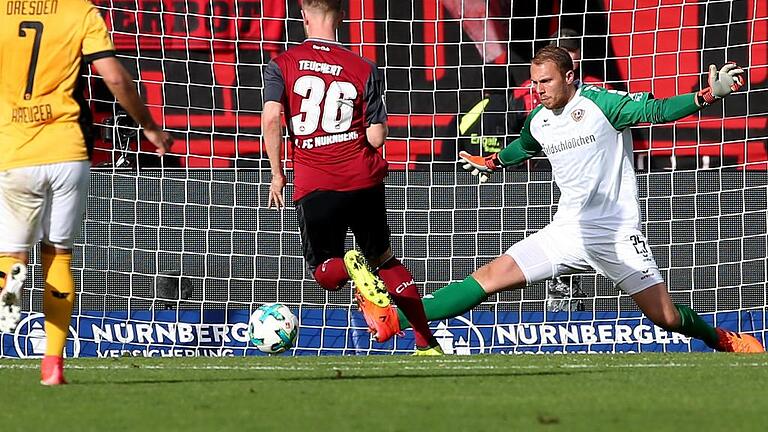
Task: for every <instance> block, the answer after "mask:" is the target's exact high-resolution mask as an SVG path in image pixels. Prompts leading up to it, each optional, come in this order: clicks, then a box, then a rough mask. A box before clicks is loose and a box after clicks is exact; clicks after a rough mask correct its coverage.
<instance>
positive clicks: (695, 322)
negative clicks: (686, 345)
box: [675, 304, 718, 349]
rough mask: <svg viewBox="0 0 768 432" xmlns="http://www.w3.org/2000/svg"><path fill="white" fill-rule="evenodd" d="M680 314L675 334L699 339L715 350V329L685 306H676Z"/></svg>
mask: <svg viewBox="0 0 768 432" xmlns="http://www.w3.org/2000/svg"><path fill="white" fill-rule="evenodd" d="M675 307H676V308H677V311H678V312H680V328H679V329H677V332H678V333H680V334H683V335H685V336H688V337H692V338H696V339H701V340H703V341H704V343H705V344H707V346H708V347H710V348H712V349H716V348H717V339H718V338H717V332H716V331H715V328H714V327H712V326H711V325H709V324H707V323H705V322H704V320H703V319H701V317H700V316H699V315H698V314H697V313H696V312H694V311H693V309H691V308H689V307H688V306H685V305H679V304H676V305H675Z"/></svg>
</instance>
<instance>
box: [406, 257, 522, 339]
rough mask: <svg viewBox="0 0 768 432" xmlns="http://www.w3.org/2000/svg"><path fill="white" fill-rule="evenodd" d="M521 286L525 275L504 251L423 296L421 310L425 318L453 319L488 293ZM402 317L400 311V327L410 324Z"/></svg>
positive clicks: (482, 299)
mask: <svg viewBox="0 0 768 432" xmlns="http://www.w3.org/2000/svg"><path fill="white" fill-rule="evenodd" d="M525 285H526V279H525V275H524V274H523V272H522V270H521V269H520V266H519V265H518V264H517V262H515V259H514V258H512V256H511V255H509V254H508V253H506V254H504V255H502V256H500V257H498V258H496V259H495V260H493V261H491V262H489V263H488V264H486V265H484V266H482V267H480V268H479V269H477V270H475V272H474V273H472V275H471V276H468V277H467V278H466V279H464V280H463V281H461V282H453V283H450V284H448V285H446V286H444V287H443V288H440V289H439V290H437V291H435V292H434V293H432V295H428V296H424V299H423V302H424V312H425V314H426V316H427V320H428V321H434V320H442V319H448V318H453V317H456V316H459V315H463V314H464V313H466V312H467V311H469V310H471V309H472V308H474V307H475V306H477V305H479V304H480V303H482V302H484V301H485V300H486V299H487V298H488V296H489V295H491V294H495V293H498V292H500V291H505V290H511V289H519V288H523V287H525ZM404 318H405V316H404V315H402V314H401V315H400V328H402V329H406V328H408V327H410V323H408V322H407V321H405V320H404Z"/></svg>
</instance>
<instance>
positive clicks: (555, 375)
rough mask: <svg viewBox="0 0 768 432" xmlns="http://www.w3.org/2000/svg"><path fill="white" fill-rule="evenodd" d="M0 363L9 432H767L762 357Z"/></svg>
mask: <svg viewBox="0 0 768 432" xmlns="http://www.w3.org/2000/svg"><path fill="white" fill-rule="evenodd" d="M67 372H68V374H67V377H68V379H69V380H70V382H71V383H72V384H70V385H68V386H61V387H57V388H45V387H42V386H40V385H39V384H38V379H39V375H38V374H39V372H38V361H29V360H0V383H1V384H0V395H1V396H0V401H1V402H0V405H2V410H0V430H2V431H3V432H10V431H24V432H28V431H44V430H50V431H57V432H61V431H70V430H71V431H91V430H93V431H96V430H98V431H124V430H125V431H129V430H130V431H134V430H135V431H175V430H178V431H276V430H296V431H496V430H498V431H535V430H542V431H602V430H604V431H642V432H656V431H725V430H730V431H765V430H768V400H766V395H768V390H766V388H767V387H766V383H767V382H768V355H735V354H722V353H713V354H623V355H603V354H599V355H583V354H582V355H516V356H502V355H483V356H479V355H478V356H466V357H462V356H445V357H440V358H417V357H410V356H371V357H330V356H324V357H301V358H298V357H288V356H278V357H271V358H266V357H249V358H170V359H143V358H119V359H75V360H71V361H69V362H68V370H67Z"/></svg>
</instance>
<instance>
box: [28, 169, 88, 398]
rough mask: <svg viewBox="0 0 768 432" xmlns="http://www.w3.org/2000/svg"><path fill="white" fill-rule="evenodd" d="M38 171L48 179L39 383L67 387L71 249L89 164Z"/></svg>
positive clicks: (72, 297) (82, 206)
mask: <svg viewBox="0 0 768 432" xmlns="http://www.w3.org/2000/svg"><path fill="white" fill-rule="evenodd" d="M42 168H43V169H45V171H46V175H47V177H48V178H49V179H50V184H51V199H50V205H49V207H48V208H46V211H45V214H44V215H43V220H42V226H43V244H42V246H41V251H42V270H43V279H44V280H45V292H44V294H43V312H44V313H45V336H46V348H45V357H43V362H42V365H41V368H40V375H41V380H40V383H41V384H44V385H58V384H66V383H67V382H66V380H65V379H64V373H63V372H64V371H63V369H64V360H63V355H64V347H65V346H66V342H67V335H68V334H69V325H70V322H71V321H72V307H73V305H74V302H75V284H74V279H73V277H72V268H71V263H72V245H73V242H74V239H75V236H76V235H77V232H78V230H79V228H80V226H81V225H82V221H83V214H84V212H85V203H86V198H87V195H88V180H89V178H88V177H89V172H90V164H89V162H88V161H78V162H66V163H59V164H51V165H45V166H43V167H42Z"/></svg>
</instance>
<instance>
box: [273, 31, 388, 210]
mask: <svg viewBox="0 0 768 432" xmlns="http://www.w3.org/2000/svg"><path fill="white" fill-rule="evenodd" d="M383 87H384V83H383V78H382V76H381V73H380V71H379V69H378V68H377V67H376V65H375V64H374V63H372V62H370V61H368V60H366V59H364V58H362V57H360V56H358V55H357V54H354V53H353V52H352V51H349V50H348V49H346V48H344V47H343V46H342V45H341V44H339V43H337V42H334V41H328V40H322V39H307V40H306V41H304V43H302V44H301V45H299V46H296V47H293V48H291V49H289V50H288V51H286V52H284V53H282V54H280V55H279V56H277V57H276V58H275V59H274V60H272V61H271V62H270V63H269V65H267V67H266V69H265V72H264V102H266V101H276V102H280V103H282V104H283V109H284V112H285V118H286V124H287V125H288V134H289V135H290V138H291V143H292V145H293V169H294V192H293V199H294V201H298V200H299V199H301V198H302V197H303V196H305V195H306V194H308V193H309V192H312V191H315V190H333V191H351V190H358V189H365V188H369V187H372V186H375V185H377V184H380V183H381V182H382V181H383V180H384V177H386V175H387V162H386V161H385V160H384V158H382V157H381V155H380V154H379V153H378V152H377V151H376V149H374V148H373V147H372V146H371V145H370V144H369V143H368V140H367V138H366V136H365V130H366V128H367V127H368V126H369V125H371V124H376V123H385V122H386V121H387V111H386V108H385V106H384V101H383V100H382V95H383Z"/></svg>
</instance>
